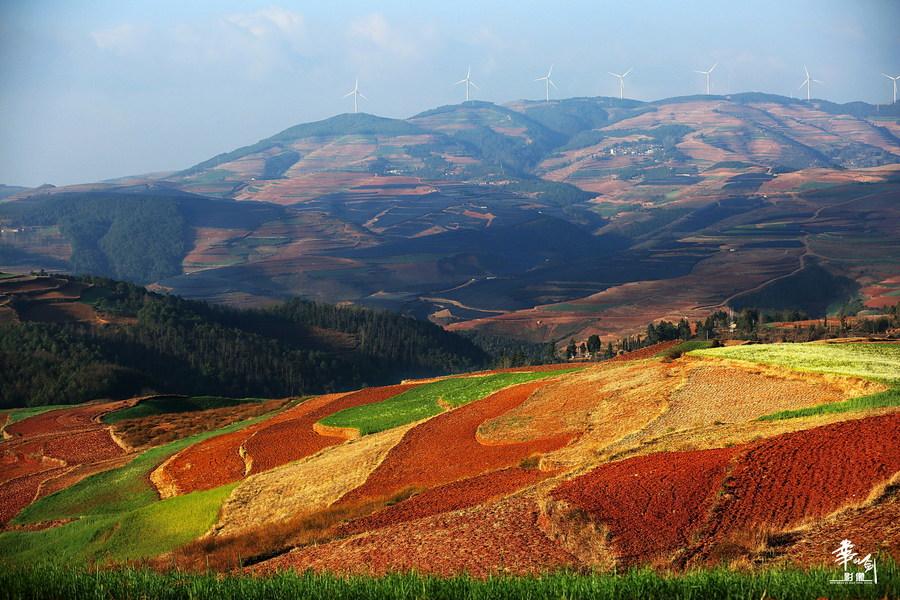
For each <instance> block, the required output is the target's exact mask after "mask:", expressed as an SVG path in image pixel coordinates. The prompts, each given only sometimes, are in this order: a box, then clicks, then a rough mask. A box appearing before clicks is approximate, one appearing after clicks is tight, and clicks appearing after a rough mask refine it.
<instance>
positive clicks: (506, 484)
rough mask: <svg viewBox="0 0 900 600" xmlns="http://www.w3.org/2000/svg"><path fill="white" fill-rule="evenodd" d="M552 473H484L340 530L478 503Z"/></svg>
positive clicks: (377, 525)
mask: <svg viewBox="0 0 900 600" xmlns="http://www.w3.org/2000/svg"><path fill="white" fill-rule="evenodd" d="M550 475H551V474H550V473H548V472H545V471H539V470H537V469H522V468H519V467H511V468H509V469H502V470H500V471H493V472H491V473H484V474H483V475H478V476H476V477H471V478H469V479H463V480H461V481H455V482H453V483H449V484H447V485H442V486H439V487H436V488H432V489H430V490H427V491H425V492H422V493H421V494H416V495H415V496H413V497H412V498H409V499H407V500H404V501H403V502H400V503H398V504H394V505H392V506H389V507H387V508H386V509H384V510H381V511H379V512H376V513H375V514H373V515H369V516H368V517H363V518H361V519H356V520H353V521H350V522H348V523H346V524H344V525H342V526H341V527H339V528H338V531H337V533H338V535H353V534H357V533H362V532H364V531H371V530H374V529H380V528H382V527H387V526H389V525H396V524H399V523H406V522H407V521H415V520H417V519H424V518H426V517H431V516H434V515H438V514H441V513H445V512H451V511H455V510H461V509H464V508H470V507H472V506H478V505H479V504H484V503H485V502H488V501H490V500H493V499H495V498H498V497H500V496H505V495H507V494H511V493H513V492H515V491H518V490H520V489H522V488H524V487H527V486H529V485H533V484H535V483H538V482H540V481H543V480H544V479H546V478H547V477H549V476H550Z"/></svg>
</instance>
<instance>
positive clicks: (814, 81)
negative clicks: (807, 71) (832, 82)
mask: <svg viewBox="0 0 900 600" xmlns="http://www.w3.org/2000/svg"><path fill="white" fill-rule="evenodd" d="M812 82H813V83H825V82H824V81H819V80H818V79H813V80H812Z"/></svg>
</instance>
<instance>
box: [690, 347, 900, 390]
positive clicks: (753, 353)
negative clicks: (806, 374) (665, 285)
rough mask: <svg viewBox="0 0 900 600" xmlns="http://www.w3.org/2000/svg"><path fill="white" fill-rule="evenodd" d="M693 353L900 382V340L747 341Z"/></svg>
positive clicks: (894, 382) (888, 382) (801, 369)
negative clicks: (793, 342)
mask: <svg viewBox="0 0 900 600" xmlns="http://www.w3.org/2000/svg"><path fill="white" fill-rule="evenodd" d="M691 354H694V355H698V356H708V357H712V358H729V359H732V360H740V361H745V362H755V363H764V364H770V365H779V366H784V367H788V368H791V369H794V370H797V371H812V372H816V373H828V374H832V375H844V376H851V377H863V378H865V379H870V380H873V381H879V382H883V383H887V384H894V385H900V344H898V343H891V342H877V343H876V342H873V343H848V344H823V343H803V344H748V345H744V346H728V347H725V348H709V349H706V350H695V351H694V352H692V353H691Z"/></svg>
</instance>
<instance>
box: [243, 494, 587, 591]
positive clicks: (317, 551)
mask: <svg viewBox="0 0 900 600" xmlns="http://www.w3.org/2000/svg"><path fill="white" fill-rule="evenodd" d="M541 516H542V515H541V512H540V510H539V508H538V506H537V503H536V502H535V501H534V499H532V498H527V497H523V496H522V495H516V496H512V497H509V498H504V499H502V500H499V501H497V502H491V503H488V504H485V505H481V506H476V507H473V508H468V509H463V510H460V511H454V512H449V513H442V514H439V515H434V516H432V517H427V518H424V519H419V520H417V521H412V522H405V523H398V524H396V525H390V526H387V527H384V528H382V529H377V530H375V531H371V532H367V533H363V534H360V535H356V536H352V537H349V538H346V539H343V540H337V541H332V542H328V543H325V544H318V545H311V546H305V547H302V548H298V549H296V550H294V551H292V552H289V553H287V554H284V555H281V556H279V557H277V558H273V559H271V560H267V561H265V562H262V563H259V564H258V565H255V566H254V567H252V571H253V572H255V573H260V574H269V573H277V572H278V571H281V570H284V569H296V570H298V571H304V570H306V569H312V570H314V571H327V572H334V573H357V574H369V575H382V574H385V573H396V572H406V571H410V570H415V571H418V572H420V573H428V574H433V575H439V576H442V577H447V576H452V575H459V574H461V573H467V574H469V575H471V576H474V577H487V576H488V575H491V574H497V573H503V574H519V575H524V574H533V573H546V572H547V571H552V570H559V569H566V568H577V567H579V566H581V565H580V562H579V560H578V559H577V558H576V557H575V556H573V555H572V554H570V553H569V552H568V551H566V550H565V549H563V548H562V547H561V546H560V545H559V544H557V543H556V542H554V541H553V540H551V539H550V538H549V537H548V536H547V534H546V533H545V532H544V531H543V530H542V529H541V527H540V526H539V520H540V519H541Z"/></svg>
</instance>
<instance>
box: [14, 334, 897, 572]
mask: <svg viewBox="0 0 900 600" xmlns="http://www.w3.org/2000/svg"><path fill="white" fill-rule="evenodd" d="M692 347H696V345H694V346H684V347H683V349H684V350H690V349H691V348H692ZM672 350H673V348H672V347H671V343H669V344H664V345H660V346H658V347H653V348H649V349H645V350H642V351H640V352H637V353H634V354H633V355H628V354H625V355H622V356H620V357H619V358H617V359H616V360H612V361H607V362H600V363H588V364H583V365H581V366H578V367H574V366H571V365H567V366H558V367H543V368H542V367H533V368H530V369H521V370H516V369H511V370H505V371H495V372H484V373H478V374H472V375H462V376H453V377H445V378H437V379H429V380H414V381H407V382H404V383H402V384H398V385H393V386H388V387H375V388H367V389H364V390H360V391H357V392H350V393H341V394H329V395H323V396H315V397H308V398H300V399H290V400H284V401H280V402H276V401H261V400H246V399H245V400H243V401H235V400H231V401H229V400H226V399H216V398H194V399H189V398H169V399H167V398H159V397H152V398H135V399H132V400H128V401H124V402H119V403H95V404H87V405H83V406H79V407H74V408H63V409H58V408H57V409H51V410H47V411H44V412H38V411H34V410H30V411H25V412H12V413H6V414H3V415H2V417H3V418H4V419H5V422H6V423H7V424H6V425H5V428H4V436H5V437H6V438H7V439H6V440H4V441H3V442H0V456H2V462H0V493H2V494H3V495H4V497H6V498H8V499H13V500H14V502H13V503H10V502H4V507H8V510H7V511H6V513H8V514H6V513H4V520H5V521H8V523H7V525H6V527H5V530H4V531H3V532H2V533H0V556H2V559H0V561H2V562H4V563H6V564H8V565H10V566H15V565H21V564H25V563H28V562H29V561H33V560H35V559H36V558H37V557H38V556H41V555H47V554H48V553H49V554H52V555H54V556H56V557H59V558H62V559H64V560H66V561H69V562H71V563H73V564H79V563H84V562H87V561H98V562H100V563H106V562H110V561H112V562H117V561H124V560H134V559H145V560H148V561H150V563H149V564H151V565H156V566H159V567H164V566H166V565H171V564H172V563H173V561H174V562H175V563H176V564H179V565H180V566H181V567H183V568H188V569H197V570H205V569H207V568H213V569H216V570H221V571H231V570H236V569H241V568H243V569H245V570H249V571H251V572H254V573H272V572H276V571H280V570H284V569H298V570H305V569H314V570H325V571H331V572H338V573H345V572H349V573H376V574H381V573H387V572H393V571H405V570H409V569H415V570H417V571H420V572H424V573H435V574H441V575H451V574H459V573H461V572H468V573H471V574H474V575H477V576H485V575H488V574H491V573H497V572H504V573H535V572H545V571H549V570H555V569H559V568H568V569H599V570H612V569H613V568H622V567H626V566H634V565H651V566H654V567H662V568H672V569H684V568H692V567H695V566H710V565H714V564H720V563H723V562H724V563H729V562H733V561H744V564H747V563H748V561H749V563H753V564H767V565H773V564H774V565H779V564H788V563H791V564H799V565H804V566H808V565H823V566H828V565H830V564H831V562H832V558H833V557H832V555H831V550H832V549H833V547H832V546H833V545H834V544H836V543H837V541H839V540H837V538H835V539H832V538H831V537H829V536H833V535H837V536H838V538H839V537H840V536H841V535H842V534H840V533H839V532H840V531H841V529H840V527H839V524H840V523H841V522H842V521H849V522H853V523H855V524H857V525H854V527H856V526H858V527H859V528H858V529H854V534H857V533H858V535H859V536H861V537H859V542H858V543H859V544H860V545H863V544H865V546H866V547H865V551H866V552H872V553H880V554H879V555H880V556H881V558H882V559H884V558H886V557H887V556H892V557H893V558H894V560H898V559H900V539H898V537H897V535H898V531H897V529H896V527H893V526H889V525H887V524H889V523H892V522H896V517H897V516H898V514H897V511H896V507H897V502H896V494H897V485H896V482H897V477H898V473H900V454H898V448H900V438H898V437H897V436H898V432H900V411H898V407H900V395H898V394H897V389H898V388H897V386H898V382H900V380H898V376H897V374H898V373H900V344H897V343H896V342H860V341H848V342H844V341H839V342H836V343H807V344H772V345H764V344H757V345H743V346H730V347H725V348H710V349H702V350H694V351H688V352H687V353H686V354H683V355H682V354H680V352H673V351H672ZM673 356H677V358H672V357H673ZM248 406H253V407H255V409H256V412H255V413H252V414H251V413H249V412H248V408H247V407H248ZM167 418H168V419H170V423H172V424H173V425H174V426H175V427H176V429H174V431H172V428H170V432H169V433H170V436H169V437H161V436H160V434H159V429H160V428H164V426H165V423H166V419H167ZM123 434H127V436H125V435H123ZM79 436H80V437H79ZM101 437H103V438H105V439H106V443H105V444H100V443H99V441H98V440H99V438H101ZM123 437H128V439H132V440H138V439H140V440H142V443H141V444H140V445H138V444H134V445H132V444H128V443H125V442H124V441H123ZM82 438H83V439H82ZM57 440H64V441H65V442H66V443H65V444H62V443H58V442H57ZM79 440H80V441H79ZM35 482H36V483H35ZM3 490H5V491H3ZM866 523H869V524H870V525H865V524H866ZM877 523H883V524H886V525H885V526H884V527H879V526H876V524H877ZM836 540H837V541H836ZM854 541H856V538H854Z"/></svg>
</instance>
